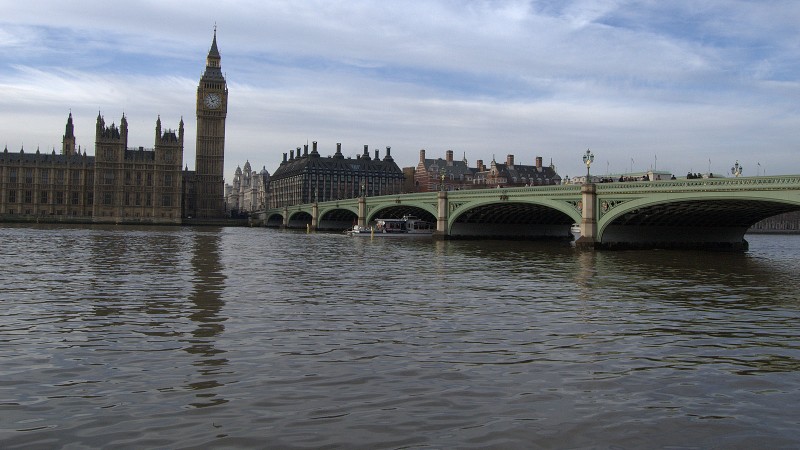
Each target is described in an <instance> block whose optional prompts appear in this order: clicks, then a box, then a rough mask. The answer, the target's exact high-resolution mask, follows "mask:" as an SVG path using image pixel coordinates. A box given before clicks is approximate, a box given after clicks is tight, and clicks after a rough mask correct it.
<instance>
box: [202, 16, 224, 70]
mask: <svg viewBox="0 0 800 450" xmlns="http://www.w3.org/2000/svg"><path fill="white" fill-rule="evenodd" d="M221 59H222V57H221V56H220V54H219V49H218V48H217V26H216V25H214V39H213V40H212V41H211V49H210V50H209V51H208V56H207V57H206V71H205V72H204V73H203V77H202V80H203V81H213V82H221V83H224V82H225V77H224V76H223V75H222V66H221V65H220V60H221Z"/></svg>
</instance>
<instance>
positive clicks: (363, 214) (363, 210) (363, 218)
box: [358, 195, 367, 227]
mask: <svg viewBox="0 0 800 450" xmlns="http://www.w3.org/2000/svg"><path fill="white" fill-rule="evenodd" d="M358 226H360V227H366V226H367V198H366V197H365V196H363V195H362V196H361V197H358Z"/></svg>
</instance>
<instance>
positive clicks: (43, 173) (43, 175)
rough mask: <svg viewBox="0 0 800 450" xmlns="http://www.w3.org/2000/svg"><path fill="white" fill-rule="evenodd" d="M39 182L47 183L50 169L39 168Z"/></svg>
mask: <svg viewBox="0 0 800 450" xmlns="http://www.w3.org/2000/svg"><path fill="white" fill-rule="evenodd" d="M39 182H40V183H41V184H47V183H49V182H50V171H49V170H48V169H40V170H39Z"/></svg>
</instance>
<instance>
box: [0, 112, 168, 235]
mask: <svg viewBox="0 0 800 450" xmlns="http://www.w3.org/2000/svg"><path fill="white" fill-rule="evenodd" d="M155 134H156V136H155V145H154V148H152V149H145V148H144V147H138V148H129V147H128V122H127V119H126V118H125V116H124V115H123V116H122V119H121V120H120V125H119V126H116V125H115V124H113V123H112V124H111V125H110V126H106V124H105V120H104V119H103V117H102V116H101V115H99V114H98V116H97V123H96V134H95V153H96V154H95V156H89V155H87V154H86V153H85V152H83V153H82V152H81V150H80V149H76V147H75V135H74V124H73V119H72V114H71V113H70V115H69V118H68V119H67V126H66V132H65V133H64V137H63V141H62V149H61V154H58V155H57V154H56V153H55V150H53V151H52V152H51V153H50V154H47V153H44V154H43V153H40V152H39V150H37V151H36V153H33V154H26V153H25V151H24V149H21V150H20V151H19V152H18V153H17V152H9V151H8V148H7V147H6V149H5V150H4V151H3V153H2V154H1V155H0V180H2V181H0V185H1V186H0V219H2V220H5V221H31V220H44V221H79V222H95V223H103V222H106V223H180V222H181V195H182V190H181V166H182V163H183V121H181V122H180V124H179V126H178V130H177V131H175V130H163V131H162V129H161V119H160V118H159V119H158V120H157V121H156V132H155Z"/></svg>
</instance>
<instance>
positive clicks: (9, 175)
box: [0, 30, 258, 224]
mask: <svg viewBox="0 0 800 450" xmlns="http://www.w3.org/2000/svg"><path fill="white" fill-rule="evenodd" d="M227 103H228V90H227V86H226V83H225V78H224V77H223V76H222V71H221V67H220V55H219V51H218V49H217V35H216V30H215V31H214V38H213V40H212V43H211V49H210V50H209V53H208V57H207V58H206V71H205V73H204V74H203V76H202V78H201V79H200V83H199V85H198V88H197V122H198V125H197V159H196V164H195V166H196V168H197V171H189V170H188V167H186V168H184V169H182V167H183V147H184V124H183V120H181V121H180V123H179V125H178V128H177V129H176V130H172V129H163V130H162V127H161V118H160V117H159V118H158V119H157V120H156V127H155V142H154V145H153V147H152V148H145V147H129V146H128V121H127V118H126V117H125V116H124V115H123V116H122V119H121V120H120V123H119V126H117V125H116V124H115V123H112V124H111V125H108V126H107V125H106V122H105V119H104V118H103V116H102V115H100V114H99V113H98V116H97V121H96V125H95V154H94V156H89V155H88V154H87V152H86V151H81V149H80V147H76V142H75V133H74V123H73V118H72V113H70V114H69V118H68V119H67V125H66V130H65V133H64V135H63V138H62V148H61V153H60V154H56V152H55V149H53V151H52V152H50V153H42V152H40V151H39V150H38V149H37V150H36V152H35V153H26V152H25V150H24V149H20V150H19V152H11V151H9V150H8V146H6V147H5V149H4V151H3V152H2V153H0V221H47V222H86V223H154V224H155V223H158V224H179V223H181V222H182V219H183V218H192V217H201V218H220V217H224V215H225V205H224V201H225V199H224V192H223V189H224V181H223V170H224V167H223V166H224V143H225V117H226V114H227ZM256 201H258V200H256Z"/></svg>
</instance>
